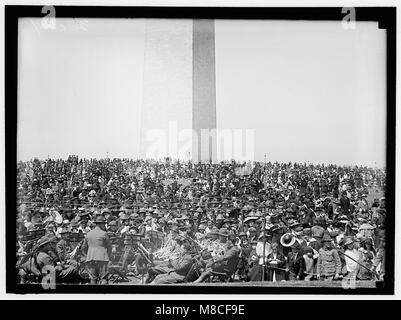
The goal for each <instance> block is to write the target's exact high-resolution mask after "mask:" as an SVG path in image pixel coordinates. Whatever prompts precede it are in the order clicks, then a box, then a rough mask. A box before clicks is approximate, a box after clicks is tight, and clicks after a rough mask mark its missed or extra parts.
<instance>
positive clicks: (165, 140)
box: [141, 19, 216, 161]
mask: <svg viewBox="0 0 401 320" xmlns="http://www.w3.org/2000/svg"><path fill="white" fill-rule="evenodd" d="M214 42H215V38H214V21H213V20H185V19H177V20H172V19H149V20H147V21H146V32H145V51H144V76H143V79H144V80H143V88H144V89H143V104H142V115H141V157H143V158H149V157H152V153H153V151H157V154H158V155H159V158H162V157H167V156H169V157H172V158H181V159H182V158H186V159H189V158H191V159H192V160H193V161H199V160H202V161H205V160H213V161H214V160H215V159H216V141H215V131H213V130H215V129H216V81H215V45H214ZM163 133H165V134H164V135H163ZM182 140H185V141H186V146H187V147H188V148H187V149H186V150H187V151H186V152H185V154H183V153H182V152H181V153H180V152H178V153H177V149H180V148H181V146H182V144H183V143H185V142H182ZM156 142H157V143H156ZM156 149H157V150H156ZM181 149H182V148H181ZM184 149H185V148H184Z"/></svg>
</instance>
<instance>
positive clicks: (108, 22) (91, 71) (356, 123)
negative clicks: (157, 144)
mask: <svg viewBox="0 0 401 320" xmlns="http://www.w3.org/2000/svg"><path fill="white" fill-rule="evenodd" d="M56 23H57V24H56V29H55V30H45V29H44V28H43V27H42V26H41V21H40V20H39V19H30V18H24V19H21V20H20V24H19V73H18V76H19V83H18V89H19V90H18V159H21V160H28V159H31V158H33V157H39V158H46V157H47V156H50V157H56V158H59V157H62V158H66V157H67V156H68V155H69V154H77V155H79V156H83V157H97V158H102V157H105V156H106V152H108V154H109V156H110V157H131V158H136V157H138V156H139V151H140V150H139V149H140V147H139V144H140V142H139V141H140V136H139V135H140V124H141V107H142V104H143V92H144V88H143V83H144V72H143V71H144V48H145V20H141V19H137V20H135V19H121V20H118V19H86V20H74V19H56ZM215 47H216V62H215V63H216V110H217V127H218V129H220V128H232V129H254V130H255V160H259V161H263V160H264V155H265V153H266V154H267V160H271V161H276V160H277V161H285V162H287V161H301V162H303V161H310V162H313V163H322V162H324V163H336V164H349V165H369V166H375V165H377V166H379V167H381V166H384V165H385V145H386V141H385V128H386V124H385V119H386V100H385V97H386V82H385V79H386V78H385V75H386V69H385V65H386V54H385V31H383V30H379V29H378V28H377V24H376V23H373V22H372V23H367V22H357V25H356V29H354V30H345V29H343V28H342V25H341V23H340V22H324V21H322V22H308V21H240V20H227V21H223V20H216V21H215ZM173 48H174V47H173ZM172 50H174V49H172Z"/></svg>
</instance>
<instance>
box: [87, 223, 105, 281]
mask: <svg viewBox="0 0 401 320" xmlns="http://www.w3.org/2000/svg"><path fill="white" fill-rule="evenodd" d="M93 222H94V223H95V225H96V227H95V228H94V229H92V230H91V231H89V232H88V233H87V235H86V237H85V243H84V247H85V248H86V247H87V248H88V252H87V255H86V263H87V265H88V271H89V275H90V278H91V282H90V283H91V284H98V283H100V284H107V278H106V277H107V265H108V263H109V261H110V257H111V242H110V239H109V236H108V235H107V232H106V231H105V229H106V227H105V223H106V220H105V219H104V217H103V216H97V217H96V219H95V220H94V221H93Z"/></svg>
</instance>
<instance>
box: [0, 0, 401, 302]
mask: <svg viewBox="0 0 401 320" xmlns="http://www.w3.org/2000/svg"><path fill="white" fill-rule="evenodd" d="M42 7H43V6H37V5H35V6H25V5H21V6H18V5H6V6H5V165H6V166H5V168H6V174H5V178H6V179H5V182H6V184H5V194H6V201H5V204H6V206H5V208H6V209H5V214H6V217H5V218H6V219H5V220H6V292H7V293H19V294H26V293H50V294H52V293H129V294H150V293H152V294H155V293H159V294H166V293H171V294H189V293H190V294H346V295H349V294H351V295H354V294H362V295H365V294H369V295H370V294H387V295H389V294H394V272H395V267H394V262H395V259H394V254H395V251H394V247H395V246H394V245H395V243H394V241H395V132H396V131H395V124H396V123H395V122H396V121H395V118H396V98H395V97H396V8H395V7H355V13H356V16H355V18H356V19H355V20H356V23H357V22H358V21H377V22H378V26H379V28H381V29H386V59H387V61H386V67H387V76H386V82H387V88H386V96H387V98H386V99H387V123H386V124H387V127H386V137H387V147H386V168H387V181H386V185H387V190H386V199H387V200H386V203H387V212H388V215H387V222H386V238H387V241H386V276H385V281H384V282H381V283H380V285H378V286H376V288H356V289H348V290H344V289H342V288H309V287H308V288H300V287H297V288H295V287H274V288H273V287H260V286H258V287H255V286H249V287H239V286H213V287H210V286H204V287H200V286H187V285H184V286H179V285H166V286H144V285H115V286H113V285H109V286H87V285H57V286H56V289H54V290H44V289H43V288H42V287H41V286H40V285H20V284H17V274H16V270H15V263H16V254H15V253H16V241H15V239H16V219H15V212H16V176H17V175H16V174H17V172H16V164H17V116H18V114H17V88H18V74H17V72H18V19H19V18H24V17H37V18H41V17H44V16H45V15H46V14H42ZM54 7H55V9H56V17H58V18H170V19H182V18H186V19H245V20H255V19H262V20H309V21H318V20H330V21H338V22H339V23H341V21H342V19H343V18H344V16H345V14H344V13H342V7H139V6H133V7H123V6H120V7H116V6H54Z"/></svg>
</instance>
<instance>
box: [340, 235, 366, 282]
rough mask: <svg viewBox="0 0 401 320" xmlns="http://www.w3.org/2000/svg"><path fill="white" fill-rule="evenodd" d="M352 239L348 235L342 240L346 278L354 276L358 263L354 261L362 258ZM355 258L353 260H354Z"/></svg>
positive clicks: (357, 269)
mask: <svg viewBox="0 0 401 320" xmlns="http://www.w3.org/2000/svg"><path fill="white" fill-rule="evenodd" d="M354 243H355V241H354V239H353V238H351V237H349V238H347V239H345V241H344V248H345V252H344V253H345V255H344V257H345V267H346V270H347V275H346V277H347V278H353V279H355V278H356V275H357V273H358V271H359V265H358V263H357V262H356V261H358V262H360V260H361V259H362V252H361V251H359V250H358V249H357V248H356V247H355V246H354ZM354 260H355V261H354Z"/></svg>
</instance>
